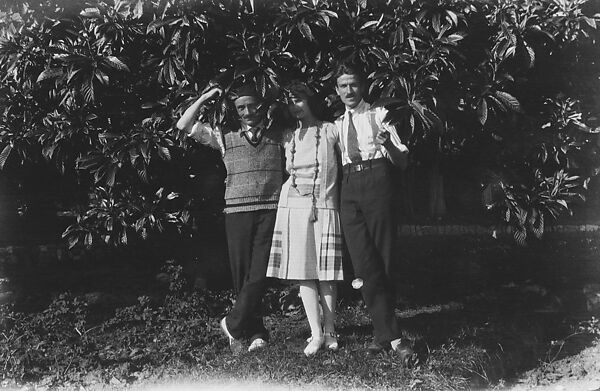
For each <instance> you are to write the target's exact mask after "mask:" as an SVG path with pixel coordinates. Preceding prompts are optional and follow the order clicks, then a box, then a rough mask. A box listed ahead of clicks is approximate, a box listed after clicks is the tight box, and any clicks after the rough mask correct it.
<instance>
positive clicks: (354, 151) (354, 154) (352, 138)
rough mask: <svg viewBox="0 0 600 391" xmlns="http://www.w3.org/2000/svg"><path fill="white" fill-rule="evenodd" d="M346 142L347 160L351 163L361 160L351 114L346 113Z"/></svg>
mask: <svg viewBox="0 0 600 391" xmlns="http://www.w3.org/2000/svg"><path fill="white" fill-rule="evenodd" d="M347 136H348V137H347V141H346V152H347V153H348V159H350V161H352V162H356V161H360V160H362V159H361V157H360V149H359V148H358V134H357V133H356V128H355V127H354V121H352V112H351V111H349V112H348V135H347Z"/></svg>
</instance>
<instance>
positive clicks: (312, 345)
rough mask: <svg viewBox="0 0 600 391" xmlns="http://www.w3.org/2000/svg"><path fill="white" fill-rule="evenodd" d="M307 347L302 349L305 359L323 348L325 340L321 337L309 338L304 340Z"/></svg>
mask: <svg viewBox="0 0 600 391" xmlns="http://www.w3.org/2000/svg"><path fill="white" fill-rule="evenodd" d="M306 341H307V342H308V345H306V347H305V348H304V355H306V357H310V356H314V355H315V354H316V353H317V352H318V351H319V350H320V349H321V346H323V342H325V338H323V336H319V337H310V338H309V339H307V340H306Z"/></svg>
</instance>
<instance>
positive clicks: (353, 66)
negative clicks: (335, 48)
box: [333, 62, 367, 84]
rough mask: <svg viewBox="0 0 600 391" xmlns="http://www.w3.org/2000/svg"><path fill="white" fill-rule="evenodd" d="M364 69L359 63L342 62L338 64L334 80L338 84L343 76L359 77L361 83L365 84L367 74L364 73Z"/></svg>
mask: <svg viewBox="0 0 600 391" xmlns="http://www.w3.org/2000/svg"><path fill="white" fill-rule="evenodd" d="M363 69H364V67H363V66H361V65H360V64H357V63H350V62H342V63H340V64H338V66H337V67H336V69H335V72H334V74H333V80H334V81H335V82H336V84H337V79H338V78H339V77H340V76H342V75H354V76H358V78H359V80H360V81H361V83H364V82H365V81H366V80H367V78H366V76H365V72H364V71H363Z"/></svg>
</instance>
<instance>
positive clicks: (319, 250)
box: [267, 207, 344, 281]
mask: <svg viewBox="0 0 600 391" xmlns="http://www.w3.org/2000/svg"><path fill="white" fill-rule="evenodd" d="M310 214H311V209H310V208H307V207H300V208H294V207H288V208H284V207H280V208H278V209H277V220H276V222H275V230H274V232H273V242H272V244H271V253H270V256H269V264H268V267H267V277H275V278H280V279H284V280H320V281H335V280H343V279H344V273H343V270H342V232H341V227H340V218H339V213H338V211H337V210H334V209H317V220H316V221H314V222H311V221H310Z"/></svg>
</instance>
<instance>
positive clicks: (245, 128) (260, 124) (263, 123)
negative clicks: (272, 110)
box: [240, 121, 265, 136]
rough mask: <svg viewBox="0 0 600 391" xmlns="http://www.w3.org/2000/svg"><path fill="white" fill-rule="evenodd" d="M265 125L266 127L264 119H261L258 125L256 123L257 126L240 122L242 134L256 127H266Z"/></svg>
mask: <svg viewBox="0 0 600 391" xmlns="http://www.w3.org/2000/svg"><path fill="white" fill-rule="evenodd" d="M264 127H265V122H264V121H261V122H260V123H259V124H258V125H255V126H248V125H247V124H245V123H240V130H241V132H240V136H242V135H243V133H244V132H247V131H249V130H250V129H254V128H264Z"/></svg>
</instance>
